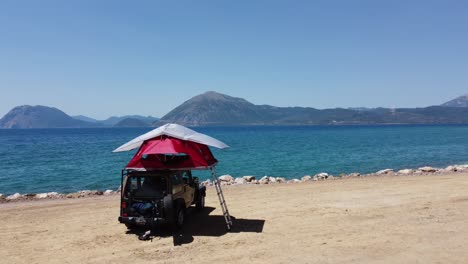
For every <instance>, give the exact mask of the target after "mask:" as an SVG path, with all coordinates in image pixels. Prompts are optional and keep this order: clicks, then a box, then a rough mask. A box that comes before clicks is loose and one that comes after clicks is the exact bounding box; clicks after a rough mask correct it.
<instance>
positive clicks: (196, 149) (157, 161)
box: [126, 136, 218, 171]
mask: <svg viewBox="0 0 468 264" xmlns="http://www.w3.org/2000/svg"><path fill="white" fill-rule="evenodd" d="M217 162H218V161H217V160H216V159H215V157H214V156H213V154H212V153H211V150H210V148H209V147H208V146H207V145H204V144H200V143H197V142H192V141H186V140H181V139H178V138H174V137H168V136H159V137H157V138H153V139H150V140H146V141H145V142H143V144H142V145H141V147H140V149H139V150H138V152H137V153H136V154H135V156H134V157H133V158H132V159H131V160H130V162H129V163H128V164H127V166H126V169H133V170H141V171H148V170H181V169H208V168H210V167H212V166H214V165H216V163H217Z"/></svg>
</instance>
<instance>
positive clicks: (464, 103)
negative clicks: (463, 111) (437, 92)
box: [441, 94, 468, 107]
mask: <svg viewBox="0 0 468 264" xmlns="http://www.w3.org/2000/svg"><path fill="white" fill-rule="evenodd" d="M441 106H448V107H468V94H465V95H462V96H460V97H457V98H455V99H453V100H450V101H448V102H446V103H444V104H442V105H441Z"/></svg>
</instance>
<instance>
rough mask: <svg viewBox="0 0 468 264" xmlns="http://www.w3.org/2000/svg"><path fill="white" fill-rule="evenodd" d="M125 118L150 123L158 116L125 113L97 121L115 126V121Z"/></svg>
mask: <svg viewBox="0 0 468 264" xmlns="http://www.w3.org/2000/svg"><path fill="white" fill-rule="evenodd" d="M127 118H132V119H138V120H141V121H143V122H145V123H148V124H151V123H153V122H155V121H157V120H159V118H157V117H153V116H141V115H125V116H111V117H109V118H107V119H106V120H101V121H98V122H99V123H101V124H103V125H105V126H115V125H116V124H117V123H119V122H120V121H122V120H124V119H127Z"/></svg>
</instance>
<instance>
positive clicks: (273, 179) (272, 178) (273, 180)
mask: <svg viewBox="0 0 468 264" xmlns="http://www.w3.org/2000/svg"><path fill="white" fill-rule="evenodd" d="M268 181H269V182H271V183H276V178H275V177H268Z"/></svg>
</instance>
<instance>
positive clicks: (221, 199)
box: [211, 166, 232, 231]
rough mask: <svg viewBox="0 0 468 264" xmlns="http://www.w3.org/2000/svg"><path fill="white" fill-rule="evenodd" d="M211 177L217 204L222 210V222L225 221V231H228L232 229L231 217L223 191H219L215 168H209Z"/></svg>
mask: <svg viewBox="0 0 468 264" xmlns="http://www.w3.org/2000/svg"><path fill="white" fill-rule="evenodd" d="M211 176H212V177H213V180H214V186H215V188H216V193H217V194H218V198H219V204H220V205H221V209H222V210H223V216H224V220H226V226H227V230H228V231H230V230H231V227H232V220H231V215H230V214H229V210H228V208H227V205H226V200H225V199H224V194H223V190H222V189H221V181H220V180H219V179H218V176H216V169H215V167H214V166H213V167H211Z"/></svg>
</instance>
